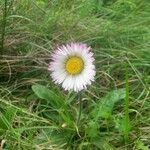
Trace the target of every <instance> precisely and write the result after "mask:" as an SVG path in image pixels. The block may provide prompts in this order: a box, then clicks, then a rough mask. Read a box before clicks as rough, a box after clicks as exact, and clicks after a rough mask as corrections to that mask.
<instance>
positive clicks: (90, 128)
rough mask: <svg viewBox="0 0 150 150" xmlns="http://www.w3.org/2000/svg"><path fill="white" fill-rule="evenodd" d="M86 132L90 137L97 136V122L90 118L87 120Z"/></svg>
mask: <svg viewBox="0 0 150 150" xmlns="http://www.w3.org/2000/svg"><path fill="white" fill-rule="evenodd" d="M86 133H87V135H88V136H89V137H90V138H94V137H97V136H98V133H99V124H98V123H97V122H94V121H92V120H91V121H90V122H88V124H87V126H86Z"/></svg>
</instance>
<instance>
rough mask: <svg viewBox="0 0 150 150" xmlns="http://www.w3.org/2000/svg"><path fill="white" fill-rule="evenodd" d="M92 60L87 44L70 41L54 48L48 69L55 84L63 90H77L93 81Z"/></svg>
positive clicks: (93, 69) (93, 66) (93, 68)
mask: <svg viewBox="0 0 150 150" xmlns="http://www.w3.org/2000/svg"><path fill="white" fill-rule="evenodd" d="M94 60H95V59H94V57H93V53H92V52H91V48H90V47H89V46H87V45H86V44H83V43H70V44H67V45H62V46H60V47H58V48H57V49H56V50H54V52H53V53H52V56H51V62H50V64H49V67H48V70H49V71H50V72H51V77H52V79H53V81H54V82H55V83H56V84H60V85H62V87H63V88H64V89H65V90H68V91H70V90H73V91H75V92H79V91H81V90H83V89H86V88H87V85H90V84H91V82H92V81H94V76H95V73H96V71H95V65H94Z"/></svg>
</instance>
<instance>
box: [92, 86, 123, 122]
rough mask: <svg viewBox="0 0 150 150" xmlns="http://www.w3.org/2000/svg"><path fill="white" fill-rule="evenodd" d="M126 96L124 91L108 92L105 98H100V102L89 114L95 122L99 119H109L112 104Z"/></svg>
mask: <svg viewBox="0 0 150 150" xmlns="http://www.w3.org/2000/svg"><path fill="white" fill-rule="evenodd" d="M125 96H126V91H125V89H118V90H114V91H111V92H109V93H108V94H107V95H106V96H105V97H103V98H101V99H100V101H99V102H98V103H97V104H95V107H94V109H93V110H92V112H91V114H92V117H93V118H95V119H96V120H97V119H98V118H99V117H102V118H106V119H107V118H109V117H110V116H111V113H112V110H113V107H114V104H115V103H116V102H118V101H119V100H121V99H124V98H125Z"/></svg>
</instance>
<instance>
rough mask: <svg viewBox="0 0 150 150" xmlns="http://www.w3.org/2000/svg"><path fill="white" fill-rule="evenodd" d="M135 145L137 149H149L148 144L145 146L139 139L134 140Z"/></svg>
mask: <svg viewBox="0 0 150 150" xmlns="http://www.w3.org/2000/svg"><path fill="white" fill-rule="evenodd" d="M135 146H136V149H137V150H149V148H148V146H145V145H144V143H143V142H142V141H140V140H137V141H136V142H135Z"/></svg>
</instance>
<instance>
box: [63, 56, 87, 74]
mask: <svg viewBox="0 0 150 150" xmlns="http://www.w3.org/2000/svg"><path fill="white" fill-rule="evenodd" d="M83 68H84V63H83V60H82V59H81V58H80V57H78V56H72V57H69V58H68V59H67V61H66V64H65V69H66V71H67V72H68V73H69V74H72V75H76V74H79V73H80V72H81V71H82V70H83Z"/></svg>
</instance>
